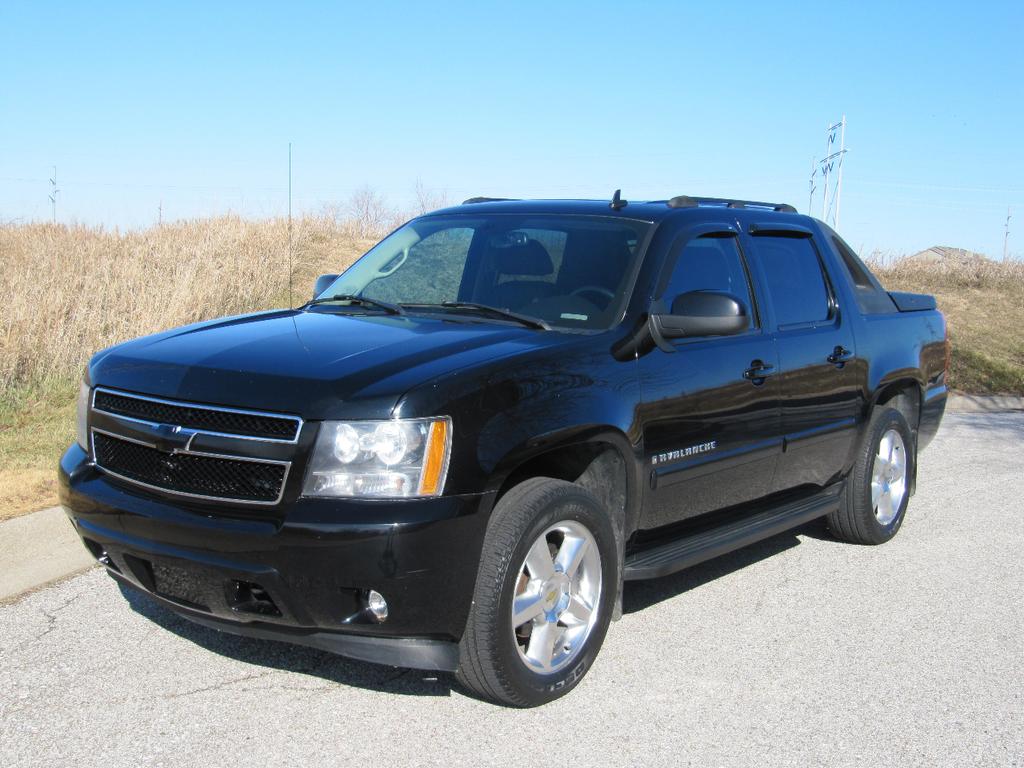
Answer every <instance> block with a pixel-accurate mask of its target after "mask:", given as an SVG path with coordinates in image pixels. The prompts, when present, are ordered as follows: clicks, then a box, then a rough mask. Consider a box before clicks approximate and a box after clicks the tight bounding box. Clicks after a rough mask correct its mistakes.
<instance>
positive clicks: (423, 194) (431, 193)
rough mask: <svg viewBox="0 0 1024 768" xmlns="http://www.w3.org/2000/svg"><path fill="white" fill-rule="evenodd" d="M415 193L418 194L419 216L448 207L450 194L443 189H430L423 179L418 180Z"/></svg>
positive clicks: (417, 206) (417, 212)
mask: <svg viewBox="0 0 1024 768" xmlns="http://www.w3.org/2000/svg"><path fill="white" fill-rule="evenodd" d="M413 191H414V192H415V194H416V215H417V216H421V215H423V214H424V213H430V212H431V211H436V210H437V209H438V208H446V207H447V206H448V193H447V192H445V191H444V190H443V189H442V190H436V189H428V188H427V187H426V185H425V184H424V183H423V180H422V179H416V186H415V187H414V188H413Z"/></svg>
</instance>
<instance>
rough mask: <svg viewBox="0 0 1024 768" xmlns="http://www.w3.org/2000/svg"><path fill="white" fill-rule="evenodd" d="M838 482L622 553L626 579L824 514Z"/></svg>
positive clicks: (833, 504)
mask: <svg viewBox="0 0 1024 768" xmlns="http://www.w3.org/2000/svg"><path fill="white" fill-rule="evenodd" d="M841 489H842V486H841V485H836V486H833V487H830V488H827V489H825V490H824V491H822V492H821V493H818V494H816V495H814V496H812V497H811V498H809V499H802V500H800V501H797V502H791V503H789V504H785V505H783V506H779V507H772V508H769V509H766V510H765V511H763V512H757V513H754V514H752V515H749V516H747V517H741V518H739V519H738V520H732V521H731V522H729V523H726V524H724V525H722V526H719V527H717V528H711V529H709V530H706V531H701V532H700V533H696V534H693V535H691V536H686V537H684V538H680V539H676V540H674V541H669V542H667V543H664V544H658V545H655V546H653V547H650V548H648V549H643V550H640V551H639V552H634V553H633V554H631V555H628V556H627V557H626V563H625V572H624V573H623V578H624V579H625V580H626V581H637V580H640V579H654V578H658V577H659V576H667V575H669V574H670V573H675V572H676V571H681V570H683V569H684V568H689V567H690V566H691V565H696V564H697V563H702V562H704V561H705V560H711V559H712V558H715V557H718V556H719V555H724V554H725V553H727V552H732V551H733V550H737V549H740V548H742V547H745V546H747V545H748V544H753V543H754V542H757V541H761V540H762V539H767V538H769V537H771V536H774V535H775V534H777V533H782V532H783V531H787V530H789V529H790V528H795V527H796V526H798V525H802V524H804V523H806V522H808V521H810V520H814V519H816V518H819V517H822V516H824V515H827V514H828V513H829V512H833V511H835V510H836V509H837V508H838V507H839V492H840V490H841Z"/></svg>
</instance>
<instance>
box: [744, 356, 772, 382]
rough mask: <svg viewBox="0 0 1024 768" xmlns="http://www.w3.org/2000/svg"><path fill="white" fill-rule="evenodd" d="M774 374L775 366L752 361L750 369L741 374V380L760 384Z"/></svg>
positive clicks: (761, 361)
mask: <svg viewBox="0 0 1024 768" xmlns="http://www.w3.org/2000/svg"><path fill="white" fill-rule="evenodd" d="M774 373H775V366H774V365H771V364H770V363H766V362H764V361H763V360H752V361H751V362H750V367H749V368H747V370H745V371H744V372H743V378H744V379H746V380H747V381H752V382H754V383H755V384H761V383H763V382H764V380H765V379H766V378H768V377H769V376H771V375H773V374H774Z"/></svg>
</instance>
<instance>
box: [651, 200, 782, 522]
mask: <svg viewBox="0 0 1024 768" xmlns="http://www.w3.org/2000/svg"><path fill="white" fill-rule="evenodd" d="M733 222H735V220H733ZM695 290H716V291H725V292H727V293H730V294H732V295H733V296H735V297H736V298H737V299H739V300H740V301H741V302H742V303H743V304H744V306H745V307H747V309H748V314H749V316H750V324H749V328H748V329H747V331H746V332H744V333H741V334H739V335H736V336H720V337H705V338H687V339H675V340H671V341H670V342H669V343H670V344H671V345H672V347H673V348H674V351H672V352H666V351H664V350H662V349H660V348H658V347H655V348H654V349H652V350H651V351H649V352H648V353H647V354H645V355H642V356H641V357H640V359H639V367H640V382H641V388H642V393H643V405H642V413H641V418H640V421H641V424H642V425H643V435H644V446H645V453H646V459H647V468H648V473H649V474H648V482H649V489H650V491H649V493H648V494H647V498H646V502H645V506H644V511H643V514H642V519H641V527H643V528H648V529H649V528H655V527H658V526H661V525H666V524H669V523H673V522H676V521H679V520H682V519H685V518H689V517H693V516H696V515H699V514H702V513H705V512H710V511H713V510H717V509H721V508H724V507H729V506H732V505H735V504H740V503H743V502H747V501H751V500H753V499H757V498H760V497H761V496H764V495H765V494H766V493H768V492H769V488H770V486H771V480H772V476H773V474H774V470H775V462H776V459H777V457H778V453H779V450H780V446H781V442H782V439H781V434H780V419H779V389H778V382H777V380H776V378H775V376H774V375H773V374H774V373H775V371H776V370H777V367H778V360H777V358H776V354H775V346H774V342H773V340H772V338H771V334H770V332H768V331H766V329H765V328H764V325H763V323H762V321H761V318H760V315H759V312H758V300H757V294H756V291H755V290H754V289H753V286H752V284H751V281H750V274H749V270H748V269H747V265H746V260H745V257H744V254H743V252H742V248H741V247H740V240H739V231H738V227H737V226H736V225H735V223H722V224H710V225H709V224H706V223H705V224H698V225H693V226H691V227H690V228H688V229H686V230H684V231H683V232H682V233H681V234H680V236H679V237H678V238H677V239H676V241H675V242H674V245H673V248H672V250H671V251H670V255H669V259H668V261H667V263H666V266H665V269H664V272H663V274H662V276H661V279H660V281H659V285H658V287H657V288H656V289H655V292H654V295H655V303H656V305H657V304H658V302H660V303H661V305H662V306H665V307H670V306H671V304H672V300H673V299H674V298H675V297H676V296H678V295H680V294H682V293H686V292H688V291H695Z"/></svg>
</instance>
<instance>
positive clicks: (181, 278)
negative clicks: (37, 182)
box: [0, 216, 373, 394]
mask: <svg viewBox="0 0 1024 768" xmlns="http://www.w3.org/2000/svg"><path fill="white" fill-rule="evenodd" d="M372 235H373V233H364V232H359V234H358V235H356V234H355V233H354V232H353V228H352V227H351V226H347V225H344V224H339V223H338V222H336V221H335V220H334V219H333V218H331V217H328V216H322V217H306V218H302V219H298V220H296V221H295V224H294V229H293V243H294V245H293V254H294V261H293V267H294V270H293V273H294V274H293V284H294V286H295V300H296V301H302V300H304V299H305V298H306V297H307V296H308V294H309V292H310V290H311V287H312V279H313V276H314V275H315V274H316V273H318V271H320V270H323V271H325V272H326V271H339V270H341V269H342V268H344V267H345V266H347V265H348V264H350V263H351V262H352V260H353V259H354V258H355V257H356V256H357V255H358V254H359V253H361V252H362V251H363V250H364V249H365V247H366V246H367V245H369V244H370V243H371V242H372ZM0 263H2V265H3V266H2V269H0V295H3V296H4V307H3V311H2V312H0V394H3V393H9V392H10V391H12V390H13V389H15V388H18V387H23V386H26V385H34V384H38V383H40V382H45V381H53V380H65V379H67V378H69V377H74V376H77V375H78V373H79V372H80V371H81V370H82V367H83V366H84V364H85V362H86V361H87V360H88V358H89V356H90V355H91V354H92V353H93V352H95V351H97V350H99V349H102V348H104V347H107V346H109V345H111V344H116V343H117V342H119V341H123V340H125V339H130V338H133V337H136V336H140V335H144V334H148V333H153V332H155V331H159V330H163V329H166V328H172V327H175V326H178V325H183V324H185V323H192V322H196V321H198V320H203V319H208V318H212V317H219V316H222V315H232V314H238V313H241V312H249V311H252V310H254V309H262V308H268V307H272V306H283V305H286V304H287V303H288V225H287V222H286V221H285V220H283V219H271V220H267V221H258V222H254V221H247V220H245V219H240V218H237V217H221V218H216V219H204V220H198V221H188V222H181V223H177V224H171V225H167V226H163V227H153V228H151V229H147V230H143V231H140V232H129V233H119V232H116V231H115V232H111V231H104V230H102V229H95V228H87V227H80V226H79V227H67V226H62V225H56V226H55V225H50V224H28V225H17V226H15V225H7V226H0Z"/></svg>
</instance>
